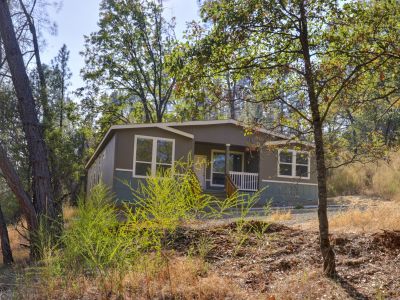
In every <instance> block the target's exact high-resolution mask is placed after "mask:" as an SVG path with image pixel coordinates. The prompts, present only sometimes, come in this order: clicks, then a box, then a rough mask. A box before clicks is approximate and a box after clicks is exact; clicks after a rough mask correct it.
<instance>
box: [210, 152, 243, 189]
mask: <svg viewBox="0 0 400 300" xmlns="http://www.w3.org/2000/svg"><path fill="white" fill-rule="evenodd" d="M225 152H226V151H225V150H220V149H211V166H210V176H211V177H210V186H214V187H224V186H225V185H223V184H214V183H213V182H212V179H213V174H214V173H215V172H213V167H214V153H224V154H225ZM230 153H233V154H240V155H241V156H242V170H241V172H243V170H244V152H240V151H229V154H230ZM216 173H218V174H221V173H219V172H216ZM224 174H225V173H224Z"/></svg>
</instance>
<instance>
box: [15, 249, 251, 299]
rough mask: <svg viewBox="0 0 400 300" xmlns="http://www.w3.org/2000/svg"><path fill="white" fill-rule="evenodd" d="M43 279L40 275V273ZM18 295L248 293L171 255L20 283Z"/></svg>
mask: <svg viewBox="0 0 400 300" xmlns="http://www.w3.org/2000/svg"><path fill="white" fill-rule="evenodd" d="M42 280H43V276H42ZM16 295H17V296H18V297H19V298H21V299H44V298H46V299H82V298H83V299H249V298H258V297H256V295H252V294H249V293H248V292H247V291H245V290H243V289H241V288H240V287H239V286H237V285H236V284H234V283H232V282H231V281H230V280H229V279H228V278H225V277H221V276H218V275H217V274H216V273H213V272H211V271H209V270H208V268H207V265H206V264H205V263H204V261H202V260H200V259H198V258H188V257H176V256H175V257H173V258H171V259H170V260H169V261H168V263H164V264H163V266H161V267H160V266H159V265H158V264H154V263H151V261H148V262H145V264H143V268H139V269H138V270H137V271H134V272H128V273H127V274H126V275H124V276H123V277H121V275H120V273H115V274H113V273H109V274H107V276H105V277H98V278H90V277H86V276H83V275H80V276H70V277H68V278H66V277H56V278H48V279H47V281H46V282H42V283H39V285H36V284H32V285H28V286H27V285H26V284H25V285H24V287H23V289H21V290H18V291H17V292H16Z"/></svg>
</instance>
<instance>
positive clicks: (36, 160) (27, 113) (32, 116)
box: [0, 0, 60, 232]
mask: <svg viewBox="0 0 400 300" xmlns="http://www.w3.org/2000/svg"><path fill="white" fill-rule="evenodd" d="M0 34H1V38H2V40H3V44H4V49H5V53H6V59H7V63H8V66H9V68H10V73H11V76H12V80H13V84H14V88H15V92H16V95H17V98H18V111H19V114H20V118H21V121H22V125H23V130H24V133H25V138H26V140H27V145H28V151H29V160H30V162H31V164H32V180H33V186H34V191H33V192H34V197H33V199H34V203H33V205H34V207H35V210H36V213H37V214H38V216H39V217H44V219H45V220H44V222H46V223H47V225H50V226H47V227H46V228H47V229H49V231H53V232H54V230H55V229H56V223H57V222H56V220H57V211H56V209H55V206H54V198H53V191H52V187H51V180H50V171H49V164H48V159H47V151H46V145H45V141H44V139H43V132H42V130H41V127H40V124H39V120H38V116H37V109H36V104H35V100H34V98H33V94H32V89H31V86H30V82H29V78H28V76H27V73H26V68H25V64H24V60H23V57H22V53H21V49H20V47H19V45H18V41H17V39H16V36H15V30H14V27H13V23H12V19H11V15H10V10H9V7H8V4H7V1H6V0H0ZM58 230H60V229H59V228H58Z"/></svg>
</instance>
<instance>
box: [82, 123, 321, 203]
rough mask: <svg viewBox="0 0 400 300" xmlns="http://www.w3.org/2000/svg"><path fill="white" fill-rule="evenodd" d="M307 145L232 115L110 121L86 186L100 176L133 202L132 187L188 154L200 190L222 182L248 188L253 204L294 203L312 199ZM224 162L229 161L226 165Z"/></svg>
mask: <svg viewBox="0 0 400 300" xmlns="http://www.w3.org/2000/svg"><path fill="white" fill-rule="evenodd" d="M312 149H313V144H309V143H305V142H295V141H292V140H290V139H289V138H288V137H287V136H285V135H282V134H279V133H275V132H272V131H268V130H265V129H261V128H259V129H256V130H252V131H248V130H247V129H246V128H245V127H244V126H243V125H242V124H241V123H239V122H238V121H235V120H216V121H190V122H182V123H177V122H174V123H154V124H131V125H115V126H112V127H111V128H110V129H109V130H108V132H107V133H106V135H105V136H104V138H103V139H102V141H101V142H100V144H99V146H98V147H97V149H96V150H95V152H94V154H93V156H92V157H91V158H90V160H89V161H88V163H87V165H86V170H87V189H88V190H90V188H91V187H92V186H93V185H95V184H97V183H99V182H100V181H102V182H103V183H104V184H106V185H108V186H109V187H110V189H111V190H112V191H113V193H114V194H115V195H116V197H117V199H119V200H128V201H133V199H132V195H131V192H130V190H129V188H128V187H127V186H126V183H123V182H129V184H130V185H131V186H132V187H133V188H135V187H136V186H137V185H138V182H139V181H141V180H144V179H145V178H146V176H148V175H154V174H155V172H156V169H157V168H169V167H171V166H172V165H173V164H174V162H176V161H177V160H185V159H187V157H188V155H189V156H190V157H192V158H193V160H194V164H193V165H194V168H195V173H196V175H197V177H198V180H199V182H200V184H201V186H202V188H203V190H204V191H205V192H209V193H211V192H213V193H218V192H219V193H224V191H225V190H226V187H228V188H229V187H231V188H232V187H233V188H234V189H237V190H239V191H243V192H246V193H252V192H255V191H257V190H259V189H262V188H264V189H263V192H262V194H261V197H260V201H259V204H260V205H262V204H264V203H265V202H266V201H269V200H272V203H273V205H278V206H296V205H314V204H316V203H317V199H318V193H317V189H318V187H317V178H316V171H315V170H316V168H315V159H314V154H313V153H314V152H313V151H312ZM226 162H229V163H228V164H227V163H226Z"/></svg>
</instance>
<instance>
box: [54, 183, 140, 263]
mask: <svg viewBox="0 0 400 300" xmlns="http://www.w3.org/2000/svg"><path fill="white" fill-rule="evenodd" d="M62 240H63V243H64V245H65V248H64V249H63V252H64V258H63V260H64V262H65V265H66V267H68V268H73V269H76V268H83V269H85V270H90V271H94V270H99V271H104V270H106V269H107V268H111V267H114V268H115V267H118V268H119V267H121V266H123V265H125V264H129V263H130V262H132V261H133V260H134V259H135V258H136V256H137V250H136V249H135V247H134V245H133V243H132V236H130V232H129V231H128V230H127V228H126V226H124V225H123V224H121V223H120V222H119V220H118V214H117V211H116V209H115V207H114V206H113V203H112V196H111V195H110V193H109V191H108V190H107V189H106V188H105V187H104V186H103V185H98V186H95V187H94V188H93V189H92V191H91V193H90V195H89V196H88V198H87V199H86V201H83V200H82V199H80V200H79V203H78V209H77V216H76V218H75V219H73V220H71V222H70V225H69V228H67V229H66V230H65V232H64V236H63V239H62Z"/></svg>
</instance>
